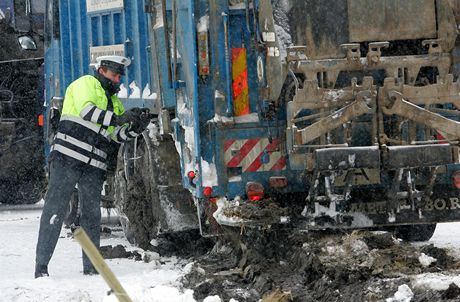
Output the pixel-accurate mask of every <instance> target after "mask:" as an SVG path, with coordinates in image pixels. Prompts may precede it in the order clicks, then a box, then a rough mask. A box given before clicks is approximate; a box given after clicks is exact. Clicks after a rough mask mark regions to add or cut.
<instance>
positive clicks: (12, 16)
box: [0, 0, 46, 204]
mask: <svg viewBox="0 0 460 302" xmlns="http://www.w3.org/2000/svg"><path fill="white" fill-rule="evenodd" d="M44 12H45V1H44V0H14V1H13V0H2V1H0V45H1V47H0V203H8V204H21V203H35V202H37V201H39V199H40V195H41V194H42V193H43V189H44V185H45V182H46V181H45V174H44V156H43V139H42V137H43V131H42V127H41V126H42V124H43V115H42V106H43V90H44V88H43V84H44V83H43V76H42V74H43V66H42V65H43V41H44V40H43V27H44V26H43V25H44Z"/></svg>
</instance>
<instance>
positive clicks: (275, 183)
mask: <svg viewBox="0 0 460 302" xmlns="http://www.w3.org/2000/svg"><path fill="white" fill-rule="evenodd" d="M269 184H270V187H271V188H285V187H287V185H288V181H287V178H286V177H284V176H273V177H270V179H269Z"/></svg>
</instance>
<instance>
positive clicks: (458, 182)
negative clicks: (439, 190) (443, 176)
mask: <svg viewBox="0 0 460 302" xmlns="http://www.w3.org/2000/svg"><path fill="white" fill-rule="evenodd" d="M452 183H453V185H454V186H455V187H456V188H457V189H460V171H455V172H454V173H452Z"/></svg>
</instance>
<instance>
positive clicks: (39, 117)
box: [37, 114, 45, 127]
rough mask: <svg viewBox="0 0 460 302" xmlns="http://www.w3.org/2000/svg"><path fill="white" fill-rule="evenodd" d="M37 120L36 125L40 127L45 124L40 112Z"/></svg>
mask: <svg viewBox="0 0 460 302" xmlns="http://www.w3.org/2000/svg"><path fill="white" fill-rule="evenodd" d="M37 122H38V125H39V126H40V127H43V126H45V117H44V116H43V114H40V115H39V116H38V121H37Z"/></svg>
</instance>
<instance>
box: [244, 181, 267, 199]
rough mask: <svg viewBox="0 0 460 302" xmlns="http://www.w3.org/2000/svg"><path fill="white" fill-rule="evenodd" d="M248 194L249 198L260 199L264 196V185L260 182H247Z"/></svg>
mask: <svg viewBox="0 0 460 302" xmlns="http://www.w3.org/2000/svg"><path fill="white" fill-rule="evenodd" d="M246 194H247V195H248V198H249V200H252V201H259V200H261V199H262V198H263V197H264V187H263V186H262V185H261V184H260V183H258V182H248V183H247V184H246Z"/></svg>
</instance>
